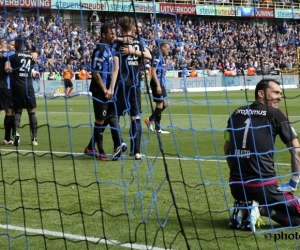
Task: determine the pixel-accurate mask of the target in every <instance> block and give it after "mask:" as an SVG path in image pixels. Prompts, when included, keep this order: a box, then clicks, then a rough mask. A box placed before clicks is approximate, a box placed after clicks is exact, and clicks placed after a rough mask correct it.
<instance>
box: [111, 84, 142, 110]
mask: <svg viewBox="0 0 300 250" xmlns="http://www.w3.org/2000/svg"><path fill="white" fill-rule="evenodd" d="M116 91H117V93H116V97H117V115H118V116H125V115H126V113H128V115H129V116H139V115H140V114H141V107H142V103H141V88H140V86H123V85H122V84H119V85H118V86H117V90H116Z"/></svg>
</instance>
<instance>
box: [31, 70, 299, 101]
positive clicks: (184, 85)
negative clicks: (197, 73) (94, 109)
mask: <svg viewBox="0 0 300 250" xmlns="http://www.w3.org/2000/svg"><path fill="white" fill-rule="evenodd" d="M263 77H264V78H272V79H275V80H277V81H279V82H282V84H283V87H284V88H286V89H287V88H298V85H299V76H298V75H282V76H280V75H277V76H274V75H267V76H235V77H224V76H205V77H193V78H189V77H187V78H183V77H182V78H178V77H171V78H169V77H167V78H166V89H167V91H168V92H183V91H187V92H202V91H223V90H241V89H254V88H255V85H256V84H257V82H259V81H260V80H261V79H262V78H263ZM73 85H74V89H73V92H72V94H73V95H74V94H77V95H87V94H88V90H89V86H90V80H73ZM141 88H142V89H144V83H142V84H141ZM34 89H35V92H36V94H37V95H41V96H44V95H45V96H63V95H64V86H63V85H62V81H61V80H51V81H48V80H35V81H34Z"/></svg>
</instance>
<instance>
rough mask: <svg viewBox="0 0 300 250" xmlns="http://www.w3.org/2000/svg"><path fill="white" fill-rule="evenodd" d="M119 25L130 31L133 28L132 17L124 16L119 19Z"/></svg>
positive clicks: (125, 30)
mask: <svg viewBox="0 0 300 250" xmlns="http://www.w3.org/2000/svg"><path fill="white" fill-rule="evenodd" d="M119 26H120V27H121V28H122V30H123V31H124V32H129V31H131V29H132V19H131V18H129V17H128V16H124V17H122V18H120V20H119Z"/></svg>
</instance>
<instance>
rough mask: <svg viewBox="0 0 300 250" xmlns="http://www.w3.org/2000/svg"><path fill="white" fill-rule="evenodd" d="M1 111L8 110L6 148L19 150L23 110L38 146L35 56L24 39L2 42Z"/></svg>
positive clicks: (0, 46) (0, 59)
mask: <svg viewBox="0 0 300 250" xmlns="http://www.w3.org/2000/svg"><path fill="white" fill-rule="evenodd" d="M0 50H1V52H0V75H1V78H0V88H1V90H0V110H5V118H4V129H5V136H4V141H3V143H2V144H3V145H14V146H19V143H20V134H19V125H20V121H21V116H22V110H23V109H26V110H27V113H28V116H29V121H30V130H31V141H32V145H33V146H37V145H38V142H37V118H36V115H35V108H36V99H35V93H34V89H33V85H32V77H34V76H35V75H36V74H38V72H36V71H34V70H33V66H34V64H35V60H36V58H37V54H36V53H28V52H26V49H25V39H23V38H17V39H16V40H11V41H6V40H5V39H1V40H0Z"/></svg>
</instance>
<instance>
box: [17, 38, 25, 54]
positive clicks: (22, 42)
mask: <svg viewBox="0 0 300 250" xmlns="http://www.w3.org/2000/svg"><path fill="white" fill-rule="evenodd" d="M25 45H26V40H25V38H24V37H22V36H18V37H17V38H16V40H15V49H16V51H18V50H22V49H24V50H25V48H26V46H25Z"/></svg>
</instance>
